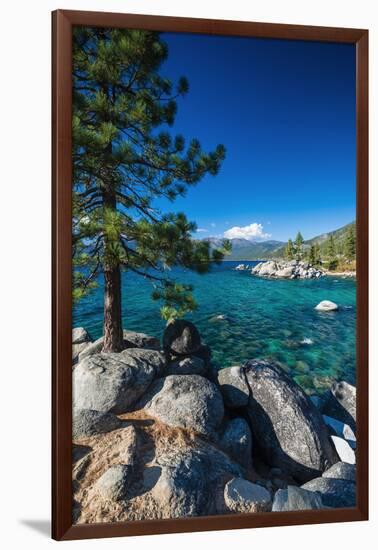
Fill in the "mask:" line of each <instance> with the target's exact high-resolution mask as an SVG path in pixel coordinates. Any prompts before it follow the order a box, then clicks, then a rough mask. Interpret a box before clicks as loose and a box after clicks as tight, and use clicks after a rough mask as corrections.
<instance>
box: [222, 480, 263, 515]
mask: <svg viewBox="0 0 378 550" xmlns="http://www.w3.org/2000/svg"><path fill="white" fill-rule="evenodd" d="M224 501H225V503H226V506H227V508H228V509H229V510H230V511H231V512H236V513H239V514H240V513H253V512H270V510H271V507H272V499H271V496H270V493H269V491H267V490H266V489H265V488H264V487H261V486H260V485H257V484H256V483H251V482H250V481H247V480H246V479H242V478H233V479H231V480H230V481H229V482H228V483H226V486H225V488H224Z"/></svg>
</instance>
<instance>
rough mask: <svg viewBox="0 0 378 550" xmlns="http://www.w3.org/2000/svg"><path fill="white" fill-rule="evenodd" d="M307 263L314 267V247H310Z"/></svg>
mask: <svg viewBox="0 0 378 550" xmlns="http://www.w3.org/2000/svg"><path fill="white" fill-rule="evenodd" d="M308 261H309V263H310V264H311V265H316V249H315V245H313V244H312V245H311V247H310V252H309V256H308Z"/></svg>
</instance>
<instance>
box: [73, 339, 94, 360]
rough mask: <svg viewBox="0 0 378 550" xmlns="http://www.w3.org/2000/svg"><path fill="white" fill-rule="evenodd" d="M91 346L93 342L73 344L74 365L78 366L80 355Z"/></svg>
mask: <svg viewBox="0 0 378 550" xmlns="http://www.w3.org/2000/svg"><path fill="white" fill-rule="evenodd" d="M90 345H91V342H81V343H80V344H72V364H73V365H76V363H77V362H78V360H79V355H80V353H81V352H83V351H84V350H85V349H87V348H88V347H89V346H90Z"/></svg>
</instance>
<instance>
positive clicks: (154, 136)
mask: <svg viewBox="0 0 378 550" xmlns="http://www.w3.org/2000/svg"><path fill="white" fill-rule="evenodd" d="M367 71H368V31H366V30H359V29H344V28H343V29H342V28H323V27H306V26H294V25H273V24H263V23H248V22H237V21H215V20H201V19H185V18H173V17H172V18H171V17H156V16H142V15H127V14H111V13H95V12H93V13H92V12H79V11H61V10H58V11H56V12H54V13H53V65H52V86H53V94H52V95H53V106H52V118H53V130H52V138H53V177H52V194H53V202H52V215H53V312H52V321H53V333H52V343H53V359H52V363H53V455H52V458H53V477H52V503H53V507H52V516H53V533H52V536H53V538H55V539H57V540H67V539H79V538H91V537H111V536H123V535H139V534H151V533H169V532H187V531H196V530H198V531H199V530H215V529H236V528H245V527H263V526H273V525H297V524H308V523H324V522H340V521H355V520H366V519H367V518H368V414H367V413H368V312H367V307H368V299H367V293H368V242H367V239H368V219H367V213H368V208H367V207H368V158H367V157H368V74H367Z"/></svg>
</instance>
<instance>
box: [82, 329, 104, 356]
mask: <svg viewBox="0 0 378 550" xmlns="http://www.w3.org/2000/svg"><path fill="white" fill-rule="evenodd" d="M103 346H104V337H103V336H101V338H98V339H97V340H95V341H94V342H91V343H90V344H89V345H88V346H86V347H85V348H84V349H83V350H82V351H81V352H80V353H79V357H78V362H79V363H80V362H81V361H83V359H85V358H86V357H90V356H91V355H95V354H96V353H100V352H101V350H102V348H103Z"/></svg>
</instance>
